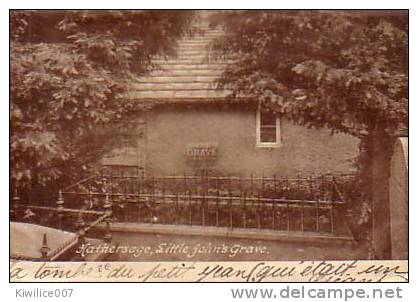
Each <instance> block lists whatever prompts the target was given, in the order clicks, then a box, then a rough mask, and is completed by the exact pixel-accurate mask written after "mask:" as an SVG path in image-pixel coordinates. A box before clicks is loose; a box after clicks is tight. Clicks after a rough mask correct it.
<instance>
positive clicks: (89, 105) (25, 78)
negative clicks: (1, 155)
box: [10, 11, 195, 198]
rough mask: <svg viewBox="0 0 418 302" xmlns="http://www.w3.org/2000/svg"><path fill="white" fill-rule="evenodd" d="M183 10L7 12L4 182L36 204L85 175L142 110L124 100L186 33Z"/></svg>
mask: <svg viewBox="0 0 418 302" xmlns="http://www.w3.org/2000/svg"><path fill="white" fill-rule="evenodd" d="M194 17H195V14H193V12H191V11H189V12H186V11H11V14H10V28H11V109H10V110H11V111H10V115H11V128H12V135H11V176H12V183H13V185H14V186H15V187H19V190H21V191H28V190H31V191H32V194H31V195H32V197H33V198H36V197H37V196H38V195H39V194H41V193H42V192H47V191H53V190H51V187H50V186H53V187H57V186H61V185H63V184H68V183H71V182H73V181H75V180H76V179H77V180H78V179H80V178H82V177H83V173H89V172H90V171H89V170H90V168H91V167H90V166H89V165H90V163H93V162H94V161H95V160H97V159H98V158H100V157H101V156H102V155H103V154H104V153H105V152H107V151H108V150H110V149H111V148H112V147H113V146H115V145H117V144H118V138H120V137H121V136H122V135H121V134H123V133H126V132H129V129H131V127H134V125H131V124H129V121H130V117H131V116H132V115H135V114H138V112H141V111H142V110H146V109H148V107H149V106H148V105H144V104H140V103H136V102H132V101H130V100H128V99H127V98H126V97H124V94H125V93H126V87H127V85H125V83H126V81H129V79H130V78H131V77H133V76H139V75H143V74H145V73H147V72H149V71H150V70H151V69H152V68H154V67H155V66H153V64H152V62H151V58H152V57H153V56H155V55H160V56H165V55H168V54H172V53H173V52H174V48H175V46H176V41H177V40H178V39H179V38H180V37H182V36H184V35H187V34H192V32H193V28H192V27H191V21H192V20H193V18H194Z"/></svg>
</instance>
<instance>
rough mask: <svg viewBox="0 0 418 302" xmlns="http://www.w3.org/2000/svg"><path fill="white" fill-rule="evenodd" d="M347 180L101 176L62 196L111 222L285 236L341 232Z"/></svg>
mask: <svg viewBox="0 0 418 302" xmlns="http://www.w3.org/2000/svg"><path fill="white" fill-rule="evenodd" d="M349 178H350V176H349V175H342V176H341V175H339V176H333V175H330V174H327V175H316V176H313V175H312V176H308V177H301V176H298V177H295V178H289V177H276V176H275V175H273V176H272V177H265V176H262V177H253V176H250V177H239V176H213V175H208V174H207V173H202V174H200V175H168V176H161V175H159V176H155V175H145V174H142V173H138V174H137V175H132V174H129V175H124V174H123V173H106V172H103V173H102V174H100V175H97V176H96V177H89V178H88V179H86V181H82V182H79V183H77V185H76V186H71V187H68V188H67V190H65V191H63V196H65V198H66V204H71V205H73V206H75V207H78V208H79V207H83V206H84V207H87V208H89V209H90V210H93V211H94V210H95V209H97V208H101V207H102V205H103V202H104V200H105V199H106V198H108V199H109V200H110V202H111V204H112V210H113V217H114V218H113V219H114V220H113V221H119V222H140V223H159V224H173V225H176V224H182V225H201V226H217V227H229V228H231V229H233V228H255V229H272V230H282V231H288V232H293V231H298V232H319V233H329V234H338V233H340V232H341V229H342V228H341V223H342V217H343V215H342V212H343V210H344V205H345V202H344V198H343V194H342V193H341V191H340V189H339V187H338V182H339V181H340V182H341V181H346V179H349Z"/></svg>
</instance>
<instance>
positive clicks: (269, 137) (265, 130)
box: [256, 109, 280, 148]
mask: <svg viewBox="0 0 418 302" xmlns="http://www.w3.org/2000/svg"><path fill="white" fill-rule="evenodd" d="M256 122H257V125H256V136H257V144H256V146H257V147H265V148H278V147H280V119H279V118H277V117H276V116H275V115H274V114H272V113H271V112H267V111H262V110H260V109H258V110H257V117H256Z"/></svg>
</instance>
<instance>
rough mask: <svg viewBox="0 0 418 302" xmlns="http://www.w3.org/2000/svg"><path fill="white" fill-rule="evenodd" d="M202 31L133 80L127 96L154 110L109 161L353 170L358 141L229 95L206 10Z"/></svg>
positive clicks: (221, 169) (187, 167) (238, 169)
mask: <svg viewBox="0 0 418 302" xmlns="http://www.w3.org/2000/svg"><path fill="white" fill-rule="evenodd" d="M202 15H203V16H202V19H201V20H200V21H198V24H197V27H199V29H200V31H199V33H198V34H195V35H193V36H190V37H186V38H184V39H183V40H181V41H179V43H178V48H177V56H176V57H172V58H166V59H162V58H160V59H155V63H157V64H159V66H160V68H159V69H158V70H155V71H153V72H151V73H150V74H149V75H148V76H146V77H142V78H138V79H137V80H136V81H135V82H133V83H132V86H131V89H130V93H129V96H128V97H129V98H132V99H134V100H137V101H141V102H149V103H150V104H152V105H153V109H152V110H150V111H149V112H147V113H145V114H143V115H142V116H140V117H138V131H137V132H136V133H132V136H133V141H134V142H135V143H134V144H131V145H127V146H123V147H121V148H119V149H118V150H115V151H114V152H112V154H110V155H109V156H107V157H106V158H105V159H104V160H103V164H104V165H106V166H113V167H116V166H117V167H119V168H121V169H125V168H126V169H129V167H140V169H143V170H146V171H147V172H152V173H154V174H173V173H176V174H183V173H193V172H195V171H196V170H201V169H208V170H210V171H213V172H215V173H217V174H241V175H248V174H254V175H256V174H258V175H261V174H270V175H271V174H273V173H275V174H277V175H295V174H297V173H302V174H304V173H306V174H308V173H325V172H336V173H338V172H343V173H344V172H350V171H352V166H351V164H350V160H352V159H353V158H354V157H355V156H356V154H357V152H358V147H357V145H358V140H357V139H355V138H353V137H351V136H348V135H343V134H334V135H333V136H331V134H330V131H328V130H325V129H323V130H317V129H307V128H305V127H302V126H298V125H295V124H293V123H292V122H291V121H289V120H286V119H279V118H276V117H275V116H272V115H271V114H269V113H266V112H260V110H259V109H258V106H257V105H256V104H257V102H251V101H249V102H233V101H230V100H227V98H226V97H227V95H228V93H229V92H228V91H225V90H217V89H216V86H215V81H216V79H217V78H218V77H219V76H220V75H221V73H222V72H223V70H224V68H225V66H226V63H224V62H220V61H215V60H213V59H211V56H210V53H209V52H210V48H209V47H208V46H209V44H210V42H211V41H212V39H214V38H216V37H218V36H219V35H222V31H221V30H219V29H211V28H210V27H209V26H208V21H207V20H205V18H204V17H205V16H204V13H202Z"/></svg>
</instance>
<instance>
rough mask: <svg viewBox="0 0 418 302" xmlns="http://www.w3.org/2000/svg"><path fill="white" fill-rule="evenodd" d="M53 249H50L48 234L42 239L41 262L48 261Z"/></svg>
mask: <svg viewBox="0 0 418 302" xmlns="http://www.w3.org/2000/svg"><path fill="white" fill-rule="evenodd" d="M50 250H51V249H50V248H49V247H48V240H47V238H46V233H44V235H43V237H42V246H41V249H40V251H41V260H42V261H48V253H49V251H50Z"/></svg>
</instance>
